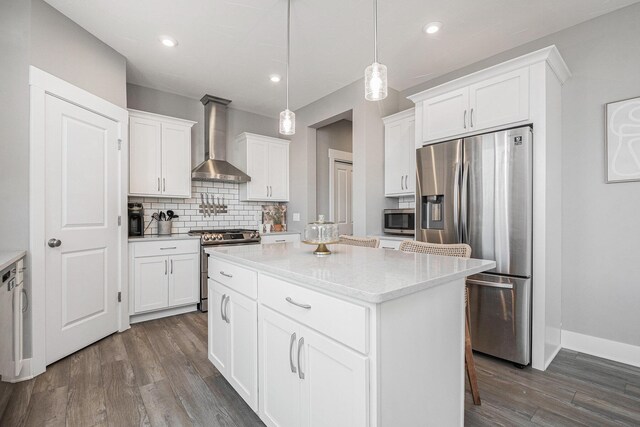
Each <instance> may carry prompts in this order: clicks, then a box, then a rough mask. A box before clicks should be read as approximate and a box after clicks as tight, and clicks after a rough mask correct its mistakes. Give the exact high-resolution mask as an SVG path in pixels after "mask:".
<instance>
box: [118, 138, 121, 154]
mask: <svg viewBox="0 0 640 427" xmlns="http://www.w3.org/2000/svg"><path fill="white" fill-rule="evenodd" d="M120 150H122V139H120V138H118V151H120Z"/></svg>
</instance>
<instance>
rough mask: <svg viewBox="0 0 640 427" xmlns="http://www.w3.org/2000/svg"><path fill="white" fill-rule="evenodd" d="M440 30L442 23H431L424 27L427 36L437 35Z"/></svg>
mask: <svg viewBox="0 0 640 427" xmlns="http://www.w3.org/2000/svg"><path fill="white" fill-rule="evenodd" d="M440 28H442V22H430V23H428V24H427V25H425V26H424V28H423V29H422V31H424V32H425V33H427V34H435V33H437V32H438V31H440Z"/></svg>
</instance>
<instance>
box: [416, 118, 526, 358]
mask: <svg viewBox="0 0 640 427" xmlns="http://www.w3.org/2000/svg"><path fill="white" fill-rule="evenodd" d="M532 150H533V147H532V133H531V127H529V126H525V127H520V128H517V129H509V130H505V131H501V132H495V133H488V134H484V135H479V136H475V137H471V138H465V139H457V140H453V141H448V142H442V143H438V144H433V145H428V146H426V147H423V148H421V149H418V150H417V188H416V240H419V241H424V242H432V243H445V244H446V243H467V244H469V245H470V246H471V248H472V254H471V256H472V257H473V258H482V259H491V260H495V261H496V268H495V269H493V270H491V271H488V272H486V273H483V274H477V275H475V276H471V277H469V278H468V279H467V286H468V288H469V302H470V313H471V316H470V326H471V329H470V331H471V340H472V344H473V349H474V350H477V351H480V352H482V353H487V354H490V355H493V356H496V357H499V358H502V359H506V360H510V361H512V362H514V363H516V364H518V365H528V364H529V363H530V361H531V282H532V277H531V275H532V261H531V260H532V203H533V201H532V197H533V188H532V182H533V177H532Z"/></svg>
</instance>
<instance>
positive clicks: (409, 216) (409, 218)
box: [384, 209, 416, 235]
mask: <svg viewBox="0 0 640 427" xmlns="http://www.w3.org/2000/svg"><path fill="white" fill-rule="evenodd" d="M415 224H416V210H415V209H385V210H384V232H385V233H390V234H411V235H413V234H415V232H416V231H415Z"/></svg>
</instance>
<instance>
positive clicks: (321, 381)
mask: <svg viewBox="0 0 640 427" xmlns="http://www.w3.org/2000/svg"><path fill="white" fill-rule="evenodd" d="M258 323H259V342H260V345H259V354H260V369H259V371H260V381H259V384H260V396H261V399H260V417H261V418H262V420H263V421H264V422H265V423H266V424H267V425H268V426H273V427H276V426H277V427H286V426H308V427H320V426H345V427H346V426H366V425H367V420H368V402H369V395H368V390H369V386H368V359H367V358H366V357H365V356H362V355H359V354H358V353H356V352H355V351H353V350H350V349H348V348H346V347H344V346H343V345H341V344H338V343H337V342H335V341H333V340H331V339H329V338H326V337H324V336H322V335H320V334H318V333H316V332H314V331H313V330H312V329H310V328H307V327H305V326H303V325H300V324H299V323H297V322H295V321H293V320H290V319H288V318H286V317H284V316H283V315H281V314H279V313H277V312H275V311H273V310H271V309H269V308H268V307H264V306H260V315H259V322H258Z"/></svg>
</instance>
